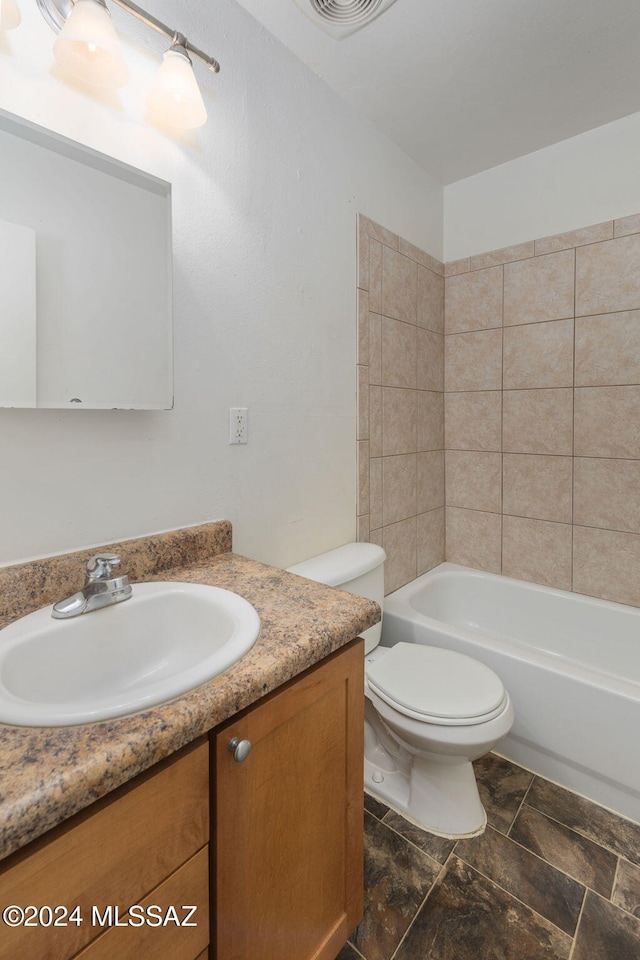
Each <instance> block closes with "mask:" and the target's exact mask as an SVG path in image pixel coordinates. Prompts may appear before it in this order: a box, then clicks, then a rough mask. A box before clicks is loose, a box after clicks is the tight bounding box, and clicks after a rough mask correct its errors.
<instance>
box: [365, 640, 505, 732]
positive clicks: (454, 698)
mask: <svg viewBox="0 0 640 960" xmlns="http://www.w3.org/2000/svg"><path fill="white" fill-rule="evenodd" d="M367 680H368V683H369V686H370V688H371V690H372V691H373V692H374V693H375V694H377V696H379V697H380V698H381V699H382V700H384V701H385V702H386V703H388V704H389V706H391V707H393V708H394V709H395V710H397V711H398V712H399V713H401V714H404V716H407V717H413V718H414V719H416V720H422V721H424V722H425V723H437V724H442V725H443V726H456V725H460V726H461V725H472V724H476V723H485V722H486V721H488V720H492V719H493V718H494V717H497V716H498V715H499V714H500V713H501V712H502V711H503V710H504V708H505V705H506V704H507V702H508V697H507V693H506V691H505V689H504V686H503V685H502V681H501V680H500V678H499V677H498V676H497V674H495V673H494V672H493V670H490V669H489V667H487V666H485V665H484V664H483V663H479V662H478V661H477V660H474V659H473V658H472V657H467V656H466V655H465V654H462V653H456V652H455V651H453V650H444V649H442V648H441V647H427V646H423V645H421V644H416V643H397V644H395V646H393V647H391V648H390V649H389V651H388V652H386V653H385V655H384V656H382V657H380V658H377V659H375V660H374V661H373V662H371V663H369V665H368V669H367Z"/></svg>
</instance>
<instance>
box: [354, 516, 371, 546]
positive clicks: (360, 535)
mask: <svg viewBox="0 0 640 960" xmlns="http://www.w3.org/2000/svg"><path fill="white" fill-rule="evenodd" d="M356 539H357V541H358V543H368V542H369V517H368V516H366V517H358V520H357V523H356Z"/></svg>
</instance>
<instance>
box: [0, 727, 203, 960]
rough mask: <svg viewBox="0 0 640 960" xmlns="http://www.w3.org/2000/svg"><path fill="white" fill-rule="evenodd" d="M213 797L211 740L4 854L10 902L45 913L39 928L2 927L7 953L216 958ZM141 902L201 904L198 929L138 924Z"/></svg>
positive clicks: (1, 881) (0, 901)
mask: <svg viewBox="0 0 640 960" xmlns="http://www.w3.org/2000/svg"><path fill="white" fill-rule="evenodd" d="M208 796H209V747H208V743H207V741H206V739H203V738H201V739H200V740H198V741H195V743H194V744H191V745H190V746H189V747H186V748H185V749H184V750H181V751H180V752H179V753H177V754H176V755H175V756H174V757H171V758H169V759H168V760H165V761H163V762H162V763H160V764H158V765H157V766H156V767H153V768H152V769H151V770H150V771H149V772H147V773H145V774H142V775H141V776H139V777H137V778H136V779H135V780H132V781H131V783H129V784H126V785H125V786H123V787H120V788H119V789H118V790H116V791H115V792H114V793H112V794H109V796H107V797H105V798H104V799H102V800H99V801H97V802H96V803H94V804H92V805H91V806H90V807H88V808H87V809H86V810H84V811H82V812H81V813H79V814H76V815H75V816H74V817H72V818H71V819H70V820H68V821H66V822H65V823H63V824H61V825H60V826H59V827H56V828H55V829H54V830H51V831H50V832H49V833H47V834H45V835H44V836H43V837H41V838H40V839H38V840H35V841H34V842H33V843H31V844H29V845H28V846H27V847H25V848H24V849H23V850H19V851H17V852H16V853H15V854H13V855H12V856H11V857H9V858H7V859H6V860H5V861H3V862H2V864H0V908H1V909H4V908H5V907H7V906H9V905H11V904H18V905H20V906H21V907H23V908H27V907H28V906H32V907H34V908H38V910H39V911H40V912H39V914H38V915H36V916H35V917H32V921H34V922H35V924H36V925H34V926H19V927H14V928H11V927H9V926H7V925H6V924H4V923H3V924H2V925H1V926H0V960H17V958H21V957H25V958H27V957H29V958H31V960H45V958H46V960H69V958H71V957H77V958H78V960H107V958H108V960H114V958H116V957H117V958H118V960H141V958H146V957H148V958H151V957H153V960H197V958H198V960H199V958H200V956H201V955H202V953H203V951H205V957H206V949H207V946H208V943H209V903H208V887H209V884H208V879H209V877H208V874H209V871H208V866H209V865H208V859H209V853H208V840H209V803H208ZM132 904H136V905H139V906H140V907H141V908H142V910H143V911H146V908H147V907H148V906H150V905H152V904H153V905H154V906H158V907H159V908H160V915H161V916H162V917H164V916H165V912H166V909H167V908H168V907H169V906H177V907H179V908H181V907H182V906H183V905H195V906H196V907H197V910H196V911H195V915H194V919H196V920H197V926H195V927H182V926H177V925H176V924H175V923H173V922H169V923H168V924H166V925H163V926H151V925H149V924H146V923H145V924H144V925H141V926H137V925H136V926H131V925H129V919H130V918H129V916H128V914H127V911H128V910H129V907H130V906H131V905H132ZM56 906H59V907H61V908H62V909H60V910H57V911H56V910H55V908H56ZM47 908H52V911H53V912H52V914H50V913H49V910H48V909H47ZM76 908H77V910H76ZM26 913H27V915H28V914H29V913H30V911H28V910H27V911H26ZM155 913H157V911H155ZM178 914H179V916H180V918H182V916H183V914H182V910H179V911H178ZM142 916H145V917H146V913H143V914H142ZM116 918H117V919H118V921H119V923H118V925H117V926H116V925H115V923H114V921H115V919H116ZM134 922H135V923H137V922H138V920H137V918H134Z"/></svg>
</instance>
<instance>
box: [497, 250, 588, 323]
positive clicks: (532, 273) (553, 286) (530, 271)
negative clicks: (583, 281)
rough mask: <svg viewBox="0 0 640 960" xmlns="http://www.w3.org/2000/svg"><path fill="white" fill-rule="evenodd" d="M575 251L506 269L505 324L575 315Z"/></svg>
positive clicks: (512, 265) (540, 258)
mask: <svg viewBox="0 0 640 960" xmlns="http://www.w3.org/2000/svg"><path fill="white" fill-rule="evenodd" d="M574 258H575V254H574V251H573V250H565V251H563V252H562V253H552V254H549V255H548V256H545V257H533V258H532V259H530V260H521V261H520V262H518V263H508V264H507V265H506V266H505V268H504V323H505V326H512V325H514V324H518V323H540V322H541V321H544V320H562V319H564V318H566V317H572V316H573V302H574V301H573V289H574V266H575V264H574Z"/></svg>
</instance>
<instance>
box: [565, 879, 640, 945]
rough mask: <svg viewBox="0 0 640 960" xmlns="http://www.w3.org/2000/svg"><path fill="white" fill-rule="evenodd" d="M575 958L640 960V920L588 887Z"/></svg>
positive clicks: (577, 937)
mask: <svg viewBox="0 0 640 960" xmlns="http://www.w3.org/2000/svg"><path fill="white" fill-rule="evenodd" d="M572 960H640V920H636V918H635V917H632V916H631V915H630V914H628V913H625V912H624V911H623V910H620V909H619V908H618V907H616V906H614V904H612V903H609V901H608V900H604V899H603V898H602V897H599V896H598V895H597V894H595V893H592V892H591V891H590V890H588V891H587V898H586V901H585V905H584V910H583V911H582V916H581V918H580V926H579V927H578V933H577V936H576V945H575V949H574V951H573V957H572Z"/></svg>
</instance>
